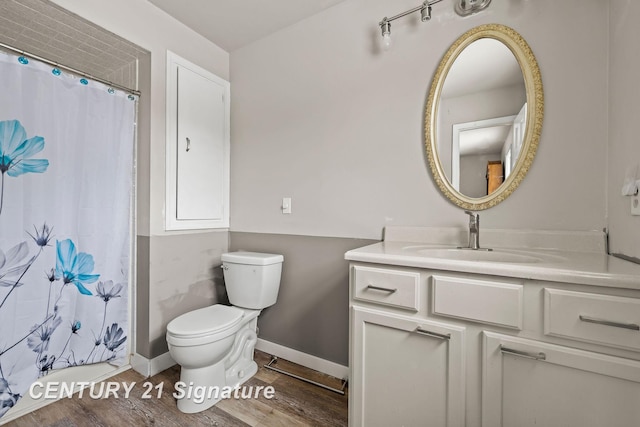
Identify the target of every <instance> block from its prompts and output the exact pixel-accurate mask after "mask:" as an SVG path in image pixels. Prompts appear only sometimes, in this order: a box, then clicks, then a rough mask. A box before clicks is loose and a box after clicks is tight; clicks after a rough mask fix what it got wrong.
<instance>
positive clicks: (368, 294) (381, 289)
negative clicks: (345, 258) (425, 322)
mask: <svg viewBox="0 0 640 427" xmlns="http://www.w3.org/2000/svg"><path fill="white" fill-rule="evenodd" d="M353 275H354V278H353V283H354V285H353V299H354V300H360V301H368V302H374V303H377V304H383V305H389V306H393V307H400V308H404V309H408V310H413V311H418V299H419V294H420V292H419V286H418V284H419V283H420V273H418V272H413V271H401V270H392V269H386V268H375V267H363V266H354V267H353Z"/></svg>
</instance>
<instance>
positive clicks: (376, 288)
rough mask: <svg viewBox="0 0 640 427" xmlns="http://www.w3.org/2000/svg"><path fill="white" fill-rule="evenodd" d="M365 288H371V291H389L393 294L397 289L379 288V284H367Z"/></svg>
mask: <svg viewBox="0 0 640 427" xmlns="http://www.w3.org/2000/svg"><path fill="white" fill-rule="evenodd" d="M367 289H371V290H372V291H382V292H389V293H390V294H395V293H396V292H398V290H397V289H391V288H381V287H380V286H373V285H369V286H367Z"/></svg>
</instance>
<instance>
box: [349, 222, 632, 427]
mask: <svg viewBox="0 0 640 427" xmlns="http://www.w3.org/2000/svg"><path fill="white" fill-rule="evenodd" d="M482 244H483V246H485V247H491V248H493V249H494V250H493V251H473V250H461V249H456V247H457V246H461V245H462V246H463V245H466V231H465V230H458V229H430V228H406V227H393V228H387V229H386V230H385V240H384V241H383V242H381V243H377V244H374V245H371V246H367V247H364V248H360V249H355V250H352V251H349V252H347V253H346V255H345V257H346V259H347V260H349V261H350V285H349V286H350V287H349V294H350V369H351V378H350V392H349V393H350V395H349V425H350V426H352V427H360V426H366V427H375V426H407V427H409V426H448V427H452V426H459V427H462V426H469V427H471V426H484V427H498V426H518V427H525V426H560V425H562V426H580V427H589V426H593V427H596V426H598V427H599V426H605V425H606V426H620V427H622V426H629V427H630V426H638V425H640V265H637V264H633V263H631V262H628V261H624V260H621V259H618V258H614V257H611V256H608V255H606V252H605V239H604V235H603V234H602V233H597V232H593V233H592V232H587V233H577V232H569V233H563V232H519V231H511V232H506V231H499V230H483V239H482Z"/></svg>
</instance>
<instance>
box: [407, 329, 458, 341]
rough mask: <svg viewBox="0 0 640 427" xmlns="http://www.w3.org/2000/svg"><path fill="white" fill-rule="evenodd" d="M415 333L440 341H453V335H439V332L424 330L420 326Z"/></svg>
mask: <svg viewBox="0 0 640 427" xmlns="http://www.w3.org/2000/svg"><path fill="white" fill-rule="evenodd" d="M414 332H415V333H416V334H420V335H426V336H428V337H431V338H438V339H439V340H450V339H451V334H439V333H437V332H432V331H427V330H426V329H422V328H421V327H420V326H418V327H417V328H416V330H415V331H414Z"/></svg>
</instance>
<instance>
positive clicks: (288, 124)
mask: <svg viewBox="0 0 640 427" xmlns="http://www.w3.org/2000/svg"><path fill="white" fill-rule="evenodd" d="M415 6H416V1H415V0H396V1H393V2H391V1H386V0H348V1H346V2H345V3H343V4H341V5H338V6H335V7H333V8H330V9H328V10H326V11H324V12H323V13H321V14H318V15H316V16H314V17H311V18H309V19H307V20H305V21H303V22H300V23H298V24H296V25H294V26H291V27H288V28H285V29H283V30H281V31H280V32H278V33H276V34H273V35H272V36H270V37H267V38H265V39H262V40H260V41H258V42H255V43H253V44H251V45H248V46H246V47H244V48H241V49H239V50H237V51H234V52H232V53H231V82H232V87H233V91H232V97H233V98H232V141H233V142H232V153H231V159H232V160H231V161H232V167H231V174H232V176H231V181H232V187H231V198H232V200H231V229H232V230H233V231H252V232H267V233H290V234H303V235H316V236H336V237H362V238H374V239H375V238H380V237H381V233H382V228H383V227H384V226H385V225H389V224H399V225H430V226H461V227H463V226H464V224H465V220H466V216H465V215H464V214H463V213H462V212H461V211H460V210H459V209H457V208H456V207H454V205H452V204H451V203H450V202H448V201H447V200H446V199H445V198H444V197H443V196H442V195H441V194H440V193H439V192H438V190H437V187H436V186H435V185H434V183H433V180H432V179H431V177H430V172H429V170H428V166H427V163H426V160H425V154H424V149H423V145H424V136H423V127H424V123H423V122H424V119H423V117H424V106H425V102H426V98H427V93H428V88H429V85H430V81H431V78H432V76H433V74H434V72H435V69H436V67H437V65H438V63H439V61H440V59H441V56H442V55H443V54H444V53H445V52H446V50H447V49H448V47H449V45H450V44H451V43H452V42H453V41H455V40H456V38H457V37H458V36H459V35H460V34H462V33H463V32H464V31H466V30H468V29H470V28H472V27H475V26H477V25H479V24H484V23H494V22H497V23H501V24H505V25H508V26H511V27H513V28H515V29H516V30H517V31H518V32H519V33H520V34H521V35H522V36H524V38H525V39H526V40H527V41H528V43H529V45H530V46H531V48H532V49H533V52H534V53H535V54H536V57H537V59H538V62H539V65H540V69H541V72H542V77H543V84H544V89H545V101H546V102H545V104H546V108H545V121H544V126H543V132H542V138H541V141H540V148H539V151H538V156H537V157H536V160H535V162H534V163H533V167H532V169H531V171H530V172H529V175H528V176H527V178H526V179H525V181H524V182H523V184H522V185H521V186H520V187H519V189H518V190H517V191H516V192H515V193H514V194H513V195H512V196H511V197H510V198H509V199H507V200H506V201H505V202H504V203H502V204H500V205H499V206H497V207H495V208H492V209H490V210H488V211H486V212H484V213H482V223H483V226H484V227H489V228H498V227H501V228H537V229H566V230H594V229H602V228H603V227H604V226H605V204H606V202H605V200H606V197H605V178H606V172H605V168H604V167H603V166H604V165H603V159H605V156H606V141H607V126H606V116H607V105H606V104H607V89H606V81H607V64H606V60H605V58H606V57H607V48H608V43H607V36H608V29H607V23H606V16H607V13H608V6H607V3H606V2H603V1H601V0H563V1H556V0H535V1H532V0H503V1H494V2H492V4H491V6H490V8H489V9H487V10H486V11H485V12H483V13H481V14H478V15H475V16H471V17H468V18H464V19H463V18H460V17H458V16H457V15H455V14H454V12H453V11H452V8H453V2H452V0H445V1H444V2H442V3H439V4H437V5H435V6H434V7H433V19H432V20H431V21H430V22H428V23H424V24H423V23H420V22H418V19H417V18H418V17H417V16H411V17H407V18H403V19H400V20H398V21H395V22H394V23H393V26H392V36H393V39H394V43H395V44H394V46H393V49H392V50H391V51H389V52H386V53H383V52H380V50H379V41H380V33H379V28H378V25H377V24H378V22H379V21H380V19H381V18H382V17H384V16H391V15H393V14H396V13H399V12H402V11H404V10H407V9H410V8H412V7H415ZM283 196H290V197H292V198H293V203H292V206H293V214H291V215H282V214H281V212H280V202H281V199H282V197H283Z"/></svg>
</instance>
